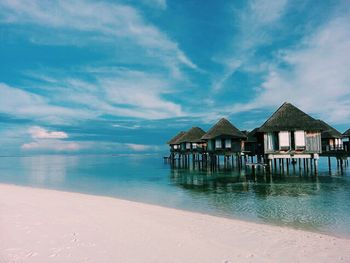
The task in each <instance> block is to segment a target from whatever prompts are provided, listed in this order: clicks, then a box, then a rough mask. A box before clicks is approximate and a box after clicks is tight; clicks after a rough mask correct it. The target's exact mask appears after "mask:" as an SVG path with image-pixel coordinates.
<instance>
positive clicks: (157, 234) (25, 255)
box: [0, 184, 350, 262]
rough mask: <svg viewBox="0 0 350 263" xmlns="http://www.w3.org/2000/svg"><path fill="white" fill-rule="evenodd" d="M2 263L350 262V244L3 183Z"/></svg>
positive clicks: (0, 214) (0, 200)
mask: <svg viewBox="0 0 350 263" xmlns="http://www.w3.org/2000/svg"><path fill="white" fill-rule="evenodd" d="M0 195H1V198H0V233H1V235H0V262H349V261H350V240H349V239H342V238H338V237H332V236H327V235H322V234H317V233H311V232H306V231H300V230H294V229H289V228H283V227H277V226H269V225H261V224H255V223H249V222H243V221H239V220H232V219H226V218H220V217H214V216H209V215H204V214H197V213H191V212H186V211H180V210H175V209H169V208H163V207H158V206H154V205H148V204H142V203H136V202H130V201H125V200H119V199H115V198H109V197H100V196H92V195H84V194H78V193H68V192H60V191H54V190H45V189H35V188H30V187H20V186H13V185H5V184H0Z"/></svg>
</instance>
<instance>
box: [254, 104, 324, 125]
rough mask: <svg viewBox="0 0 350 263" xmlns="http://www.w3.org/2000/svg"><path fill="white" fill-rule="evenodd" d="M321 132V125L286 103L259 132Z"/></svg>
mask: <svg viewBox="0 0 350 263" xmlns="http://www.w3.org/2000/svg"><path fill="white" fill-rule="evenodd" d="M296 130H304V131H321V130H322V127H321V125H320V123H319V122H318V121H317V120H315V119H314V118H312V117H311V116H310V115H308V114H306V113H305V112H303V111H301V110H300V109H298V108H297V107H295V106H294V105H292V104H290V103H288V102H285V103H283V105H282V106H281V107H279V108H278V110H277V111H276V112H275V113H274V114H272V116H271V117H270V118H269V119H268V120H267V121H266V122H265V123H264V124H263V125H262V126H261V127H260V128H259V132H274V131H296Z"/></svg>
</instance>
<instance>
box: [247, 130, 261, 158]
mask: <svg viewBox="0 0 350 263" xmlns="http://www.w3.org/2000/svg"><path fill="white" fill-rule="evenodd" d="M258 131H259V128H255V129H253V130H252V131H250V132H245V134H246V135H247V140H246V141H244V153H245V154H246V155H248V156H251V157H253V156H261V155H263V154H264V149H263V145H262V141H263V140H262V139H261V136H262V134H261V133H259V132H258Z"/></svg>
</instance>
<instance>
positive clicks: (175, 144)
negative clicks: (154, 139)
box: [167, 131, 186, 152]
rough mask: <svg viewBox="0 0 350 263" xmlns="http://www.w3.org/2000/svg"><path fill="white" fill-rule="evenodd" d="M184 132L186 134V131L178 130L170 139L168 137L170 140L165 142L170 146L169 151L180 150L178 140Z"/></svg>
mask: <svg viewBox="0 0 350 263" xmlns="http://www.w3.org/2000/svg"><path fill="white" fill-rule="evenodd" d="M185 134H186V132H184V131H180V132H179V133H178V134H176V135H175V136H174V137H173V138H172V139H170V141H168V142H167V144H168V145H169V147H170V152H177V151H179V150H180V143H179V142H178V141H179V139H180V138H181V137H182V136H184V135H185Z"/></svg>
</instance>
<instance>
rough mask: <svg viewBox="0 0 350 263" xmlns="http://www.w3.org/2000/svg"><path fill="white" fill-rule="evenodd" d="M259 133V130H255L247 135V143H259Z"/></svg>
mask: <svg viewBox="0 0 350 263" xmlns="http://www.w3.org/2000/svg"><path fill="white" fill-rule="evenodd" d="M258 131H259V128H254V129H253V130H252V131H251V132H248V134H247V142H257V141H258V138H257V133H258Z"/></svg>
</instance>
